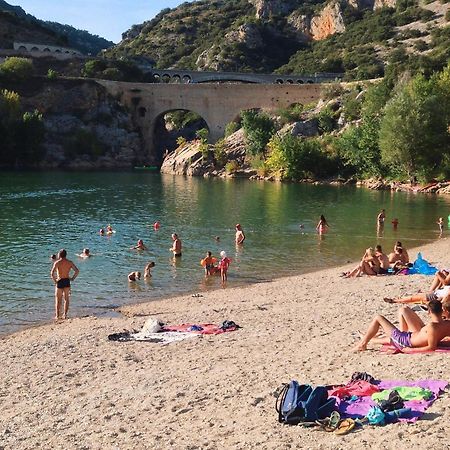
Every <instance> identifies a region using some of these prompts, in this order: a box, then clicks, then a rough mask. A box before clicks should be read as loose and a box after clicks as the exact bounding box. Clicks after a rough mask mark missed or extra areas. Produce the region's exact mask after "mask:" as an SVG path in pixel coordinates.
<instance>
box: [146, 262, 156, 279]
mask: <svg viewBox="0 0 450 450" xmlns="http://www.w3.org/2000/svg"><path fill="white" fill-rule="evenodd" d="M153 267H155V263H154V262H153V261H151V262H149V263H148V264H147V265H146V266H145V268H144V278H151V277H152V272H151V270H152V269H153Z"/></svg>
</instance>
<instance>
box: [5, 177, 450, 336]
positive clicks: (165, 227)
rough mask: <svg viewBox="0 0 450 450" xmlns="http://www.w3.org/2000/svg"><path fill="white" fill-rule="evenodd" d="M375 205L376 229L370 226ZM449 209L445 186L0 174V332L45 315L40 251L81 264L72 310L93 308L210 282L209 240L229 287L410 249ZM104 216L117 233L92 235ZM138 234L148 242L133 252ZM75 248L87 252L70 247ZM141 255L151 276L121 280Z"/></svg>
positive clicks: (48, 303) (47, 298) (47, 289)
mask: <svg viewBox="0 0 450 450" xmlns="http://www.w3.org/2000/svg"><path fill="white" fill-rule="evenodd" d="M381 208H385V209H386V214H387V220H386V223H385V225H384V229H383V230H380V229H377V227H376V216H377V214H378V212H379V210H380V209H381ZM449 209H450V205H449V201H448V200H447V198H446V197H443V196H439V197H438V196H427V195H415V194H412V193H408V194H404V193H391V192H384V191H383V192H378V191H368V190H364V189H356V188H354V187H340V188H338V187H328V186H309V185H295V184H279V183H264V182H249V181H246V180H204V179H197V178H184V177H180V176H160V175H156V174H148V173H1V174H0V211H1V213H0V332H2V331H5V330H10V329H11V328H17V327H19V326H22V325H28V324H30V323H35V322H36V321H39V320H47V319H48V318H51V317H52V308H53V286H52V283H51V281H50V267H51V261H50V259H49V256H50V255H51V254H52V253H55V252H56V251H57V250H58V249H60V248H66V249H67V251H68V253H69V258H71V259H73V260H74V262H75V263H76V264H77V265H78V267H79V268H80V270H81V273H80V276H79V277H78V278H77V280H76V282H75V283H74V285H73V297H72V300H73V301H72V306H71V312H72V314H75V313H76V314H91V313H92V312H93V311H94V312H99V311H103V312H104V311H105V310H107V309H108V308H109V307H111V306H112V305H119V304H123V303H130V302H138V301H142V300H145V299H152V298H158V297H161V296H169V295H173V294H176V293H180V292H194V291H198V290H206V289H215V288H217V287H219V286H220V277H211V278H209V279H205V277H204V272H203V269H202V267H201V266H200V264H199V261H200V259H201V258H203V256H204V254H205V252H206V251H207V250H210V251H212V252H213V254H214V255H215V256H218V255H219V252H220V251H221V250H225V251H227V253H228V255H229V256H230V257H231V258H232V260H233V262H232V265H231V268H230V271H229V280H228V284H227V286H233V285H236V284H239V283H249V282H258V281H263V280H267V279H271V278H273V277H276V276H281V275H287V274H293V273H301V272H305V271H310V270H313V269H316V268H322V267H328V266H332V265H337V264H341V263H345V262H346V261H348V260H349V259H355V258H356V257H360V256H361V254H362V253H363V251H364V249H365V248H366V247H368V246H374V245H376V244H377V243H380V244H382V245H384V246H385V247H386V248H387V249H390V248H391V247H392V245H393V242H394V241H395V240H397V239H399V240H401V241H403V242H404V245H406V246H408V247H410V246H413V245H417V244H419V243H421V242H424V241H426V240H430V239H434V238H436V237H438V234H439V229H438V227H437V225H436V220H437V218H438V217H440V216H444V217H447V216H448V213H449ZM320 214H324V215H325V217H326V219H327V221H328V223H329V224H330V229H329V231H328V233H326V234H324V235H322V236H319V235H317V233H316V230H315V227H316V224H317V222H318V219H319V216H320ZM393 217H396V218H398V221H399V223H398V227H397V229H396V230H394V228H393V226H391V220H392V218H393ZM156 220H158V221H160V222H161V228H160V229H159V230H158V231H155V230H153V227H152V224H153V223H154V222H155V221H156ZM109 223H111V224H112V225H113V227H114V229H115V230H116V231H117V233H116V234H114V235H112V236H100V235H99V234H98V230H99V229H100V227H102V226H103V227H104V226H105V225H107V224H109ZM236 223H241V224H242V225H243V227H244V231H245V234H246V236H247V239H246V241H245V245H244V246H241V247H236V246H235V244H234V225H235V224H236ZM301 225H302V226H301ZM173 232H176V233H178V234H179V235H180V237H181V239H182V241H183V257H182V258H181V259H180V258H178V259H176V260H175V261H174V259H173V258H172V256H171V253H170V251H169V248H170V247H171V245H172V241H171V237H170V235H171V233H173ZM444 233H445V232H444ZM216 237H219V239H216ZM139 238H142V239H143V240H144V243H145V244H146V245H147V246H148V247H149V251H147V252H136V251H133V250H130V247H131V246H132V245H134V244H135V243H136V241H137V240H138V239H139ZM84 247H88V248H89V249H90V250H91V252H92V254H93V255H94V256H93V257H92V258H89V259H85V260H83V259H81V258H78V257H76V256H75V254H76V253H80V252H81V250H82V249H83V248H84ZM149 261H155V262H156V267H155V268H154V269H153V271H152V274H153V278H152V279H151V280H150V281H144V280H141V281H140V282H138V283H128V281H127V275H128V273H129V272H131V271H134V270H140V271H141V272H143V268H144V266H145V264H146V263H147V262H149Z"/></svg>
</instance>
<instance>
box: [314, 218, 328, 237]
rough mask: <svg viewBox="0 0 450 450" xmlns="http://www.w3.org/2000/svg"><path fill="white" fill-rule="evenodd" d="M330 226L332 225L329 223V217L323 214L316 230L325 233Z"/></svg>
mask: <svg viewBox="0 0 450 450" xmlns="http://www.w3.org/2000/svg"><path fill="white" fill-rule="evenodd" d="M328 228H330V225H328V222H327V219H325V216H324V215H323V214H322V215H321V216H320V219H319V222H318V224H317V226H316V230H317V232H318V233H319V234H324V233H326V232H327V231H328Z"/></svg>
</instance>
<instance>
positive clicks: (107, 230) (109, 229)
mask: <svg viewBox="0 0 450 450" xmlns="http://www.w3.org/2000/svg"><path fill="white" fill-rule="evenodd" d="M114 233H115V231H114V230H113V227H112V226H111V225H108V226H107V227H106V234H114Z"/></svg>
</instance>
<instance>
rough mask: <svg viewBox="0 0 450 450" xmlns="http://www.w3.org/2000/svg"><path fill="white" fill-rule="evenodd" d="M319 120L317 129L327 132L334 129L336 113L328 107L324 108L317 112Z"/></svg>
mask: <svg viewBox="0 0 450 450" xmlns="http://www.w3.org/2000/svg"><path fill="white" fill-rule="evenodd" d="M317 120H318V121H319V130H320V131H321V132H322V133H329V132H331V131H333V130H334V128H335V126H336V114H335V113H334V112H333V111H331V109H329V108H324V109H322V111H320V113H319V114H317Z"/></svg>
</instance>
